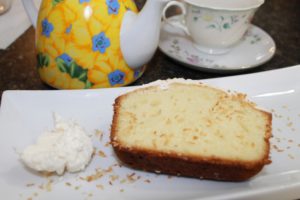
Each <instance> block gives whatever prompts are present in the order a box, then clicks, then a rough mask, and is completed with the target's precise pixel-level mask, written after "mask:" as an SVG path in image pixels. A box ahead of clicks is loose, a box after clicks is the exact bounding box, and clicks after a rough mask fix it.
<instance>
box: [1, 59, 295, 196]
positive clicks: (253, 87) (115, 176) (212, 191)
mask: <svg viewBox="0 0 300 200" xmlns="http://www.w3.org/2000/svg"><path fill="white" fill-rule="evenodd" d="M202 82H205V83H209V84H210V85H212V86H216V87H219V88H223V89H230V90H235V91H239V92H243V93H247V94H248V97H249V99H250V100H252V101H254V102H256V103H257V104H258V105H259V107H263V108H264V109H266V110H269V111H271V112H272V113H273V138H272V139H271V159H272V164H270V165H268V166H266V167H264V168H263V170H262V171H261V172H260V173H259V174H258V175H257V176H255V177H254V178H252V179H251V180H249V181H246V182H241V183H228V182H216V181H206V180H198V179H191V178H183V177H170V176H166V175H156V174H152V173H146V172H141V171H135V170H132V169H129V168H127V167H124V166H117V165H116V163H117V160H116V157H115V155H114V153H113V151H112V148H111V146H109V145H106V144H107V142H108V141H109V134H110V125H111V119H112V114H113V113H112V104H113V102H114V99H115V97H117V96H118V95H120V94H121V93H123V92H126V91H128V90H130V89H131V88H129V87H128V88H117V89H99V90H79V91H6V92H5V93H4V94H3V97H2V104H1V110H0V194H1V199H7V200H15V199H26V200H27V199H30V198H32V199H43V200H53V199H72V200H76V199H80V200H81V199H130V200H134V199H137V200H152V199H156V200H162V199H164V200H165V199H169V200H179V199H185V200H187V199H190V200H192V199H243V198H244V199H265V198H268V199H293V198H299V197H300V123H299V122H300V65H299V66H294V67H289V68H284V69H280V70H274V71H268V72H263V73H256V74H249V75H242V76H233V77H227V78H218V79H210V80H203V81H202ZM53 112H57V113H59V114H60V115H62V116H63V117H64V118H66V119H70V118H72V119H74V120H76V121H77V122H78V123H79V124H80V125H81V126H83V127H84V128H85V129H86V130H87V131H88V132H90V133H91V135H92V136H91V137H92V138H93V142H94V144H95V146H96V148H97V152H99V151H102V152H103V153H104V154H105V157H104V156H103V155H101V154H98V153H96V155H95V157H94V158H93V160H92V162H91V163H90V165H89V166H88V168H87V169H86V170H85V171H84V172H80V173H78V174H65V175H64V176H63V177H57V176H52V177H49V178H46V177H43V176H40V175H38V174H36V173H34V172H32V171H30V170H28V169H27V168H26V167H24V165H23V164H22V163H21V162H20V160H19V155H18V152H20V151H22V150H23V149H24V147H25V146H27V145H29V144H32V143H34V142H35V139H36V138H37V137H38V136H39V135H40V134H41V133H42V132H43V131H44V130H46V129H52V128H53V120H52V114H53ZM96 130H101V131H102V132H103V138H102V140H100V137H99V135H97V134H95V132H96ZM95 174H97V175H98V176H99V177H98V178H96V180H93V181H91V182H88V181H86V180H82V179H85V178H86V177H88V176H91V175H95ZM94 178H95V176H94Z"/></svg>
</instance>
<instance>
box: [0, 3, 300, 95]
mask: <svg viewBox="0 0 300 200" xmlns="http://www.w3.org/2000/svg"><path fill="white" fill-rule="evenodd" d="M137 1H138V2H139V6H140V7H141V6H142V5H143V0H137ZM253 23H254V24H255V25H257V26H259V27H260V28H262V29H263V30H265V31H266V32H267V33H269V34H270V35H271V36H272V37H273V39H274V40H275V42H276V46H277V51H276V54H275V56H274V57H273V58H272V60H270V61H269V62H267V63H265V64H263V65H261V66H260V67H257V68H254V69H251V70H249V71H244V72H243V74H245V73H254V72H260V71H266V70H272V69H278V68H283V67H288V66H292V65H296V64H299V63H300V1H299V0H289V1H284V0H267V1H266V3H265V4H264V5H263V6H262V7H261V8H260V9H259V10H258V11H257V13H256V15H255V18H254V20H253ZM34 34H35V33H34V29H33V28H32V27H31V28H29V29H28V30H27V31H26V32H25V33H24V34H23V35H22V36H20V37H19V38H18V39H17V40H16V41H15V42H14V43H13V44H12V45H11V46H10V47H9V48H8V49H6V50H0V69H1V70H0V95H1V94H2V92H3V91H5V90H50V89H53V88H51V87H49V86H47V85H45V84H43V83H42V82H41V80H40V79H39V76H38V73H37V70H36V55H35V47H34V43H35V42H34V37H35V36H34ZM231 75H234V74H230V75H229V74H226V75H224V74H214V73H206V72H201V71H196V70H193V69H189V68H185V67H183V66H182V65H181V64H179V63H177V62H175V61H173V60H171V59H169V58H168V57H167V56H165V55H164V54H163V53H162V52H160V51H159V50H157V52H156V54H155V56H154V57H153V59H152V60H151V62H150V63H149V64H148V68H147V70H146V72H145V74H144V75H143V76H142V77H141V78H140V79H139V80H137V81H136V82H135V83H133V85H140V84H144V83H148V82H151V81H154V80H157V79H167V78H174V77H178V78H189V79H205V78H216V77H222V76H231ZM299 77H300V76H299ZM0 100H1V99H0Z"/></svg>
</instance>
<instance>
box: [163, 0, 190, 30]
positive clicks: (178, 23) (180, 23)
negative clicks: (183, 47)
mask: <svg viewBox="0 0 300 200" xmlns="http://www.w3.org/2000/svg"><path fill="white" fill-rule="evenodd" d="M171 6H177V7H179V8H180V9H181V12H182V13H181V14H179V15H178V18H177V19H174V18H173V19H172V20H171V19H169V18H168V17H167V16H166V12H167V10H168V9H169V8H170V7H171ZM185 15H186V5H185V4H184V3H182V2H178V1H171V2H169V3H168V4H167V5H166V6H165V8H164V9H163V14H162V18H163V20H164V21H165V22H166V23H168V24H170V25H171V26H175V27H178V28H180V29H182V30H183V31H184V32H185V33H186V34H187V35H190V33H189V30H188V28H187V27H186V24H185Z"/></svg>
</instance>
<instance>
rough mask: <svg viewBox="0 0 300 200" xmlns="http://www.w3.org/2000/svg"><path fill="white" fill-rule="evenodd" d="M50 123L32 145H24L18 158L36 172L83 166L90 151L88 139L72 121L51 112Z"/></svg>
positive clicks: (90, 144)
mask: <svg viewBox="0 0 300 200" xmlns="http://www.w3.org/2000/svg"><path fill="white" fill-rule="evenodd" d="M54 122H55V127H54V129H53V130H51V131H45V133H43V134H42V135H41V136H40V137H39V138H38V139H37V142H36V144H33V145H30V146H28V147H27V148H25V150H24V151H23V152H22V154H21V160H22V161H23V162H24V163H25V164H26V165H27V166H28V167H30V168H32V169H34V170H36V171H44V172H56V173H57V174H58V175H62V174H63V173H64V172H65V171H68V172H78V171H81V170H83V169H85V167H86V166H87V165H88V163H89V162H90V159H91V157H92V154H93V151H94V147H93V143H92V140H91V138H90V137H89V136H88V135H87V133H86V132H85V131H84V129H83V128H82V127H81V126H79V125H78V124H77V123H76V122H74V121H71V120H70V121H66V120H64V119H62V117H61V116H59V115H57V114H54Z"/></svg>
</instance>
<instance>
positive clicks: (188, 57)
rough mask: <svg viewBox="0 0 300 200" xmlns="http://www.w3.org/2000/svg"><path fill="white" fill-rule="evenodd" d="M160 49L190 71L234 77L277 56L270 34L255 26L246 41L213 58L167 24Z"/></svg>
mask: <svg viewBox="0 0 300 200" xmlns="http://www.w3.org/2000/svg"><path fill="white" fill-rule="evenodd" d="M173 18H174V19H175V17H173ZM159 48H160V50H161V51H162V52H163V53H165V54H166V55H167V56H169V57H171V58H172V59H174V60H176V61H179V62H180V63H182V64H183V65H184V66H187V67H189V68H193V69H196V70H201V71H208V72H217V73H234V72H239V71H243V70H247V69H251V68H254V67H257V66H259V65H261V64H263V63H265V62H267V61H268V60H270V59H271V58H272V57H273V55H274V54H275V50H276V45H275V42H274V40H273V39H272V38H271V36H270V35H269V34H267V33H266V32H265V31H263V30H262V29H260V28H259V27H257V26H254V25H251V26H250V28H249V30H248V31H247V33H246V34H245V36H244V38H243V39H242V41H241V42H240V43H239V44H237V45H236V46H235V47H233V49H232V50H231V51H230V52H228V53H226V54H222V55H210V54H206V53H202V52H200V51H199V50H197V49H196V48H195V47H194V45H193V44H192V41H191V38H190V37H189V36H188V35H187V34H185V33H184V31H182V30H181V29H179V28H177V27H175V26H172V25H170V24H167V23H163V24H162V27H161V37H160V42H159Z"/></svg>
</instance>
